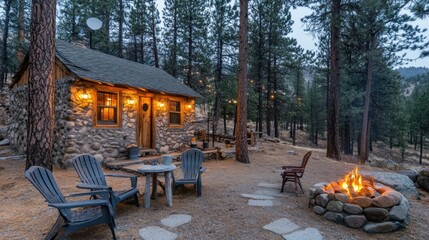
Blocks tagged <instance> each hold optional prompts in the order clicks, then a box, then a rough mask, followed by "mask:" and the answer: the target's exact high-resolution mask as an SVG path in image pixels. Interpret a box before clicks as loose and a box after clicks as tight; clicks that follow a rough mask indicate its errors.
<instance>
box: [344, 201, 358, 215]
mask: <svg viewBox="0 0 429 240" xmlns="http://www.w3.org/2000/svg"><path fill="white" fill-rule="evenodd" d="M343 208H344V211H346V212H347V213H350V214H361V213H362V212H363V209H362V208H361V207H360V206H358V205H355V204H349V203H345V204H344V207H343Z"/></svg>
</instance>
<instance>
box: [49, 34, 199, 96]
mask: <svg viewBox="0 0 429 240" xmlns="http://www.w3.org/2000/svg"><path fill="white" fill-rule="evenodd" d="M56 53H57V58H58V59H59V60H60V61H61V62H62V63H63V64H64V65H65V66H66V67H67V68H68V69H69V70H70V71H71V72H72V73H73V74H75V75H76V76H78V77H80V78H82V79H89V80H94V81H98V82H101V83H108V84H113V85H118V86H130V87H134V88H144V89H146V90H148V91H154V92H163V93H167V94H174V95H181V96H186V97H195V98H201V97H202V96H201V95H200V94H199V93H198V92H196V91H195V90H193V89H192V88H190V87H188V86H187V85H185V84H184V83H182V82H180V81H179V80H178V79H176V78H174V77H173V76H171V75H169V74H168V73H166V72H165V71H164V70H162V69H160V68H156V67H153V66H149V65H145V64H141V63H137V62H133V61H129V60H126V59H123V58H118V57H115V56H112V55H108V54H105V53H101V52H98V51H95V50H91V49H87V48H83V47H79V46H76V45H74V44H71V43H67V42H64V41H61V40H57V41H56Z"/></svg>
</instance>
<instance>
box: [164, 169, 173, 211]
mask: <svg viewBox="0 0 429 240" xmlns="http://www.w3.org/2000/svg"><path fill="white" fill-rule="evenodd" d="M164 176H165V197H166V198H167V206H168V207H171V206H173V192H172V189H171V172H166V173H165V174H164Z"/></svg>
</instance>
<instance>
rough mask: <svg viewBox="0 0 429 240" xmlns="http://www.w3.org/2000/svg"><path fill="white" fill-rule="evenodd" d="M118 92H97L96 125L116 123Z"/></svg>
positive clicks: (112, 124)
mask: <svg viewBox="0 0 429 240" xmlns="http://www.w3.org/2000/svg"><path fill="white" fill-rule="evenodd" d="M118 122H119V121H118V94H117V93H111V92H97V125H101V126H117V125H118Z"/></svg>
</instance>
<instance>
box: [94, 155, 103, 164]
mask: <svg viewBox="0 0 429 240" xmlns="http://www.w3.org/2000/svg"><path fill="white" fill-rule="evenodd" d="M94 158H95V159H97V161H99V162H100V163H101V162H103V159H104V157H103V155H102V154H95V155H94Z"/></svg>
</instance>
